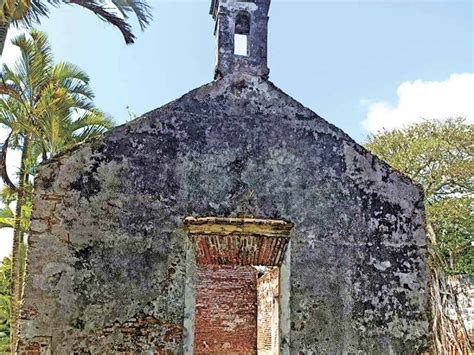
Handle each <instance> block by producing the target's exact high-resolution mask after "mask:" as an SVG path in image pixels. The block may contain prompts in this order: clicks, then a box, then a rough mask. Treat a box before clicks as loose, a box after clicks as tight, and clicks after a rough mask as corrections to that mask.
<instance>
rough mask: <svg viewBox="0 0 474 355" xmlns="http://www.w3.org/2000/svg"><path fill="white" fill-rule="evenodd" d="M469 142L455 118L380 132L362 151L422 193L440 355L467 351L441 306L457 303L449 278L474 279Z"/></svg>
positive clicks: (472, 128) (470, 131)
mask: <svg viewBox="0 0 474 355" xmlns="http://www.w3.org/2000/svg"><path fill="white" fill-rule="evenodd" d="M473 137H474V125H472V124H467V123H466V122H465V120H463V119H461V118H456V119H450V120H448V121H446V122H438V121H425V122H423V123H419V124H416V125H413V126H411V127H408V128H406V129H401V130H395V131H387V132H382V133H380V134H378V135H375V136H372V137H370V138H369V140H368V142H367V144H366V145H365V146H366V148H367V149H369V150H370V151H371V152H372V153H374V154H375V155H377V156H378V157H379V158H381V159H382V160H385V161H386V162H387V163H388V164H389V165H391V166H392V167H393V168H395V169H397V170H399V171H401V172H402V173H404V174H406V175H407V176H409V177H410V178H411V179H412V180H413V181H415V182H417V183H418V184H420V185H421V186H422V187H423V189H424V192H425V210H426V231H427V235H428V239H429V260H428V262H429V266H430V270H431V282H430V287H431V298H432V300H431V304H432V311H433V317H434V322H433V325H434V329H433V334H434V339H433V343H434V347H435V351H437V353H440V354H444V353H451V352H450V351H451V349H452V348H453V347H454V348H455V349H457V351H458V352H459V353H462V352H460V351H462V349H463V347H464V348H466V347H468V344H467V341H466V340H465V339H463V338H465V336H464V335H465V334H464V331H463V327H462V322H457V323H453V322H452V321H450V319H449V317H448V316H447V313H448V311H447V309H446V306H447V305H448V304H451V305H456V303H457V302H456V300H455V299H453V300H448V299H447V297H450V296H451V295H453V296H455V293H456V292H454V290H453V288H452V287H451V286H450V280H451V279H450V277H451V276H450V275H456V274H469V275H474V246H473V244H474V224H473V218H472V207H473V206H474V204H473V202H474V200H473V199H474V190H473V184H474V180H473V179H472V174H473V171H474V160H473V153H474V139H473ZM463 334H464V335H463Z"/></svg>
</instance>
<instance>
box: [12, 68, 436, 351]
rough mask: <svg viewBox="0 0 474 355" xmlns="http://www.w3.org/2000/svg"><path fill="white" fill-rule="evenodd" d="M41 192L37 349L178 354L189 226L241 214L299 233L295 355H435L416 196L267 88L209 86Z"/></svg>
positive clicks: (255, 82) (91, 148) (41, 178)
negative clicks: (45, 341)
mask: <svg viewBox="0 0 474 355" xmlns="http://www.w3.org/2000/svg"><path fill="white" fill-rule="evenodd" d="M36 182H37V184H36V194H35V201H34V204H35V207H34V212H33V221H32V235H31V238H30V252H29V258H28V263H29V265H28V275H27V283H26V288H25V300H24V306H23V315H22V321H21V332H22V334H21V338H22V340H23V342H25V343H28V341H30V340H32V339H34V338H35V337H38V336H42V337H51V339H52V343H51V344H52V345H51V346H52V350H53V353H58V354H61V353H69V352H71V351H77V352H81V351H83V352H87V351H89V352H91V353H107V352H114V351H115V352H116V351H119V350H122V349H127V351H128V350H129V349H130V350H133V351H149V352H150V351H156V352H159V351H161V352H164V351H170V352H178V353H179V352H180V351H181V349H182V346H183V344H182V339H181V336H182V331H183V317H184V296H183V292H184V282H185V275H184V274H185V267H184V260H185V255H184V254H185V251H184V241H185V236H184V232H183V230H182V221H183V219H184V218H185V217H186V216H190V215H201V216H236V215H238V214H241V213H244V214H246V215H250V214H251V215H254V216H258V217H261V218H276V219H284V220H289V221H292V222H293V223H294V228H293V231H292V242H291V244H292V247H291V276H290V283H291V298H290V306H291V340H290V347H289V348H290V349H291V352H292V353H304V354H328V353H330V354H339V353H357V352H362V353H370V354H381V353H384V354H389V353H392V354H410V353H416V352H420V351H421V350H422V349H423V348H424V346H425V344H426V339H427V334H428V320H427V312H426V311H427V293H426V270H425V263H424V251H425V236H424V232H423V226H422V223H423V221H422V213H423V207H422V194H421V191H420V189H419V188H417V187H416V186H414V185H413V184H412V183H411V182H410V181H409V180H408V179H407V178H405V177H403V176H402V175H401V174H399V173H397V172H395V171H393V170H391V169H390V168H389V167H388V166H387V165H386V164H384V163H382V162H380V161H379V160H378V159H376V158H375V157H374V156H372V155H371V154H369V153H368V152H367V151H366V150H364V149H363V148H361V147H360V146H358V145H357V144H356V143H355V142H353V141H352V140H351V139H350V138H349V137H348V136H346V135H345V134H344V133H343V132H341V131H340V130H339V129H337V128H335V127H333V126H332V125H330V124H328V123H327V122H325V121H324V120H322V119H321V118H320V117H318V116H317V115H316V114H314V113H313V112H311V111H310V110H308V109H306V108H304V107H303V106H301V105H300V104H298V103H297V102H295V101H294V100H293V99H291V98H290V97H288V96H287V95H285V94H284V93H282V92H281V91H280V90H278V89H277V88H275V87H274V86H273V84H271V83H270V82H268V81H265V80H262V79H258V78H255V77H250V76H249V77H246V76H244V75H237V76H232V75H230V76H226V77H224V79H222V80H218V81H215V82H213V83H211V84H209V85H206V86H203V87H201V88H199V89H197V90H195V91H192V92H190V93H188V94H187V95H185V96H183V97H182V98H181V99H179V100H177V101H175V102H173V103H170V104H168V105H166V106H164V107H162V108H160V109H158V110H155V111H152V112H150V113H148V114H146V115H144V116H143V117H141V118H139V119H137V120H135V121H133V122H131V123H128V124H126V125H124V126H121V127H118V128H116V129H114V130H113V131H111V132H110V133H109V134H108V135H107V136H106V137H105V138H104V139H103V140H102V141H96V142H92V143H89V144H85V145H83V146H82V147H80V148H79V149H76V150H74V151H71V152H68V153H66V154H64V155H62V156H60V157H57V158H56V159H55V160H54V161H53V162H51V163H49V164H48V165H46V166H42V167H41V168H40V169H39V172H38V178H37V180H36ZM134 322H143V324H146V326H145V327H144V328H143V329H144V331H143V332H141V331H136V330H133V329H130V325H131V324H134ZM131 328H134V327H133V326H132V327H131ZM140 329H141V328H140Z"/></svg>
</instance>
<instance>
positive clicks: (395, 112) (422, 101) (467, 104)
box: [361, 73, 474, 133]
mask: <svg viewBox="0 0 474 355" xmlns="http://www.w3.org/2000/svg"><path fill="white" fill-rule="evenodd" d="M473 93H474V73H463V74H452V75H451V76H450V77H449V79H447V80H445V81H423V80H416V81H413V82H409V81H407V82H404V83H402V84H401V85H400V86H399V87H398V89H397V96H398V103H397V104H396V105H395V106H394V105H392V104H391V103H389V102H386V101H379V102H372V103H370V101H369V102H368V101H366V100H364V101H361V102H362V103H364V102H368V105H367V106H368V113H367V117H366V119H365V120H364V121H363V122H362V124H363V126H364V127H365V128H366V129H367V130H368V131H369V132H371V133H377V132H379V131H381V130H383V129H387V130H392V129H397V128H402V127H405V126H407V125H410V124H413V123H416V122H420V121H422V120H424V119H437V120H445V119H447V118H449V117H457V116H463V117H465V118H466V119H467V120H468V121H470V122H472V121H473V120H474V99H473Z"/></svg>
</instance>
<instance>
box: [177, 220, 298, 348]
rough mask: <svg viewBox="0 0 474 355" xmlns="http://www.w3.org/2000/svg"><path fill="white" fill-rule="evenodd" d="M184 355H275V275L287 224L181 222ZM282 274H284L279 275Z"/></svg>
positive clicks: (278, 319)
mask: <svg viewBox="0 0 474 355" xmlns="http://www.w3.org/2000/svg"><path fill="white" fill-rule="evenodd" d="M184 226H185V230H186V232H187V236H188V241H189V249H190V250H189V252H188V262H189V263H190V264H192V266H191V267H189V268H188V271H187V272H188V273H189V274H190V275H189V276H190V277H189V278H188V285H187V288H188V291H187V292H186V296H187V297H188V298H190V299H189V300H188V302H187V311H186V316H187V318H188V320H187V321H188V322H187V323H188V326H187V328H188V329H187V336H188V339H187V343H188V344H187V345H188V349H187V352H188V353H194V354H209V353H213V354H217V353H219V354H222V353H236V354H237V353H239V354H259V355H266V354H268V355H270V354H272V355H273V354H279V353H280V343H281V339H280V329H281V323H282V318H283V319H286V318H287V317H284V316H283V317H282V315H281V311H280V309H281V307H280V298H281V295H280V294H281V293H282V292H284V290H285V287H284V286H283V287H282V285H281V284H282V282H283V283H285V284H287V283H288V281H287V280H282V273H281V271H280V269H281V267H282V264H283V262H284V260H285V252H286V250H287V247H288V243H289V240H290V236H289V233H290V230H291V228H292V224H291V223H289V222H286V221H281V220H266V219H254V218H218V217H203V218H194V217H190V218H186V219H185V221H184ZM283 274H284V275H286V274H287V273H283Z"/></svg>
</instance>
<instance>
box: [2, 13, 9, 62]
mask: <svg viewBox="0 0 474 355" xmlns="http://www.w3.org/2000/svg"><path fill="white" fill-rule="evenodd" d="M9 27H10V23H9V22H2V23H0V59H1V57H2V56H3V49H4V48H5V42H6V40H7V34H8V28H9Z"/></svg>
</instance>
